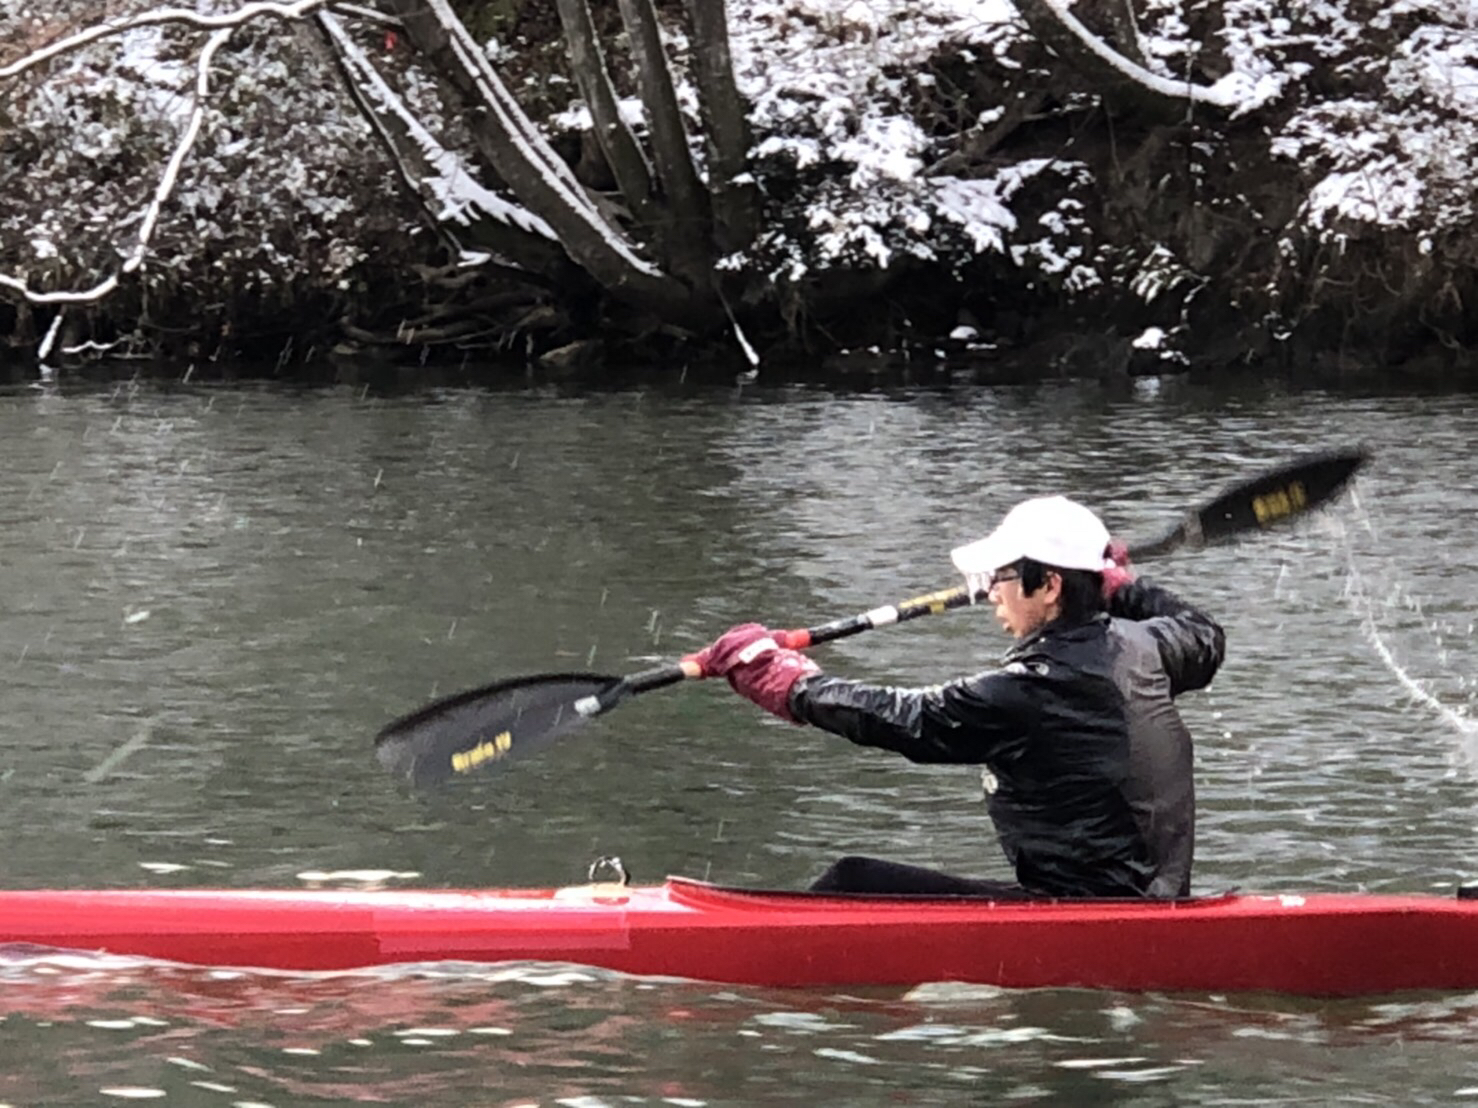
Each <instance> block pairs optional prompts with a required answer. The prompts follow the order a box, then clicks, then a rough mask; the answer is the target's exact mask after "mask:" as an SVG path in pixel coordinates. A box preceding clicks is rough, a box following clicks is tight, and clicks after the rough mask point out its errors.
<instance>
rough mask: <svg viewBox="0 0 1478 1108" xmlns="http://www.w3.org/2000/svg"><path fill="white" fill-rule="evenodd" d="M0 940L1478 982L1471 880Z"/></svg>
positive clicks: (597, 905)
mask: <svg viewBox="0 0 1478 1108" xmlns="http://www.w3.org/2000/svg"><path fill="white" fill-rule="evenodd" d="M0 943H31V944H39V945H42V946H47V947H62V948H68V949H74V950H86V951H105V952H107V953H110V954H121V955H137V956H142V957H147V958H157V959H166V960H169V961H174V962H183V963H188V964H194V965H206V966H240V967H264V968H275V969H286V970H343V969H351V968H358V967H363V966H372V965H382V964H387V963H404V962H434V961H444V960H455V961H471V962H505V961H541V962H569V963H576V964H580V965H586V966H596V967H601V968H604V969H609V970H618V971H621V972H623V973H632V974H644V975H655V976H663V977H682V978H691V979H696V980H705V981H716V982H726V983H732V984H741V985H769V986H842V985H857V986H861V985H890V986H908V985H916V984H921V983H924V982H931V981H964V982H974V983H980V984H989V985H1001V986H1007V987H1011V988H1039V987H1046V986H1053V987H1060V986H1076V987H1084V988H1098V989H1122V990H1149V989H1154V990H1162V989H1163V990H1170V989H1181V990H1195V991H1203V992H1205V991H1214V992H1222V991H1233V990H1268V991H1275V992H1283V993H1300V994H1307V995H1320V996H1353V995H1357V994H1377V993H1388V992H1394V991H1398V990H1406V989H1454V990H1456V989H1478V900H1464V899H1459V898H1452V899H1446V898H1441V897H1436V896H1421V895H1414V896H1386V895H1374V894H1362V893H1350V894H1330V893H1311V894H1308V895H1304V896H1294V895H1286V894H1285V895H1232V894H1229V895H1226V896H1217V897H1206V898H1198V899H1190V900H1182V901H1134V902H1127V901H1055V902H1054V901H1049V902H1038V903H1029V904H1020V903H1004V902H991V901H986V900H977V899H973V898H920V897H851V896H846V897H839V896H826V895H820V894H814V893H803V892H771V891H755V890H743V889H733V888H724V887H720V886H715V885H708V884H704V883H702V882H698V881H689V880H684V879H680V878H669V879H668V880H667V882H666V883H665V884H662V885H657V886H645V887H638V886H632V887H628V886H623V885H617V884H608V885H599V884H597V885H584V886H578V887H574V888H567V889H546V890H523V889H515V890H491V891H478V892H472V891H468V892H448V891H412V890H385V891H371V892H364V891H335V890H322V889H319V890H302V891H293V890H231V889H218V890H164V889H156V890H149V889H144V890H113V891H105V890H99V891H76V890H44V891H12V892H0Z"/></svg>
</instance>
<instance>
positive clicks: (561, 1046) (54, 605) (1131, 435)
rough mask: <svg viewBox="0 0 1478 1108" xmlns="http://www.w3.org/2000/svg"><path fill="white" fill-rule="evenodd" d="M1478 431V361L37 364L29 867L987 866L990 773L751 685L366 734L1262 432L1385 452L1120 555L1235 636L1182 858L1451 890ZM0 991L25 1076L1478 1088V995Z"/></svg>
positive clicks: (1149, 493)
mask: <svg viewBox="0 0 1478 1108" xmlns="http://www.w3.org/2000/svg"><path fill="white" fill-rule="evenodd" d="M1475 439H1478V400H1475V399H1474V398H1473V397H1472V396H1468V395H1450V394H1449V395H1440V396H1426V395H1423V396H1419V395H1411V394H1404V393H1396V392H1392V393H1390V394H1384V393H1380V392H1362V393H1359V394H1339V393H1331V392H1318V391H1296V390H1290V389H1287V388H1283V387H1279V386H1273V385H1265V384H1241V385H1237V386H1231V387H1221V388H1212V387H1209V386H1201V385H1195V384H1192V383H1188V382H1179V381H1174V380H1166V381H1141V382H1139V383H1138V384H1137V385H1135V386H1134V387H1132V388H1129V389H1127V390H1108V389H1106V388H1105V387H1103V386H1099V385H1096V384H1057V385H1049V386H1038V387H1009V388H1006V387H997V388H990V387H981V386H974V385H958V386H954V387H940V388H931V389H917V390H906V389H893V390H889V391H870V390H868V389H865V388H857V389H846V390H841V389H833V388H821V387H807V388H801V387H796V388H787V389H782V388H763V387H754V386H748V387H743V388H738V387H734V388H729V387H696V386H688V385H685V384H684V383H683V382H682V381H681V380H680V379H679V378H677V377H674V379H673V380H671V381H670V382H668V383H665V384H662V383H659V384H654V385H648V386H645V387H643V388H639V389H638V388H632V389H628V390H624V391H609V392H599V393H586V394H583V395H567V394H564V393H562V392H561V391H559V390H556V389H553V388H549V389H545V388H537V389H536V388H529V389H521V390H501V391H478V390H438V391H421V392H413V393H409V394H395V395H391V394H382V393H377V392H376V391H374V390H371V389H364V388H354V389H348V388H338V389H333V388H330V389H315V390H284V389H275V388H266V387H240V386H196V385H189V384H185V383H178V382H177V383H174V384H169V383H158V382H156V383H142V382H138V381H133V382H126V383H121V384H112V383H110V384H107V385H99V384H96V383H94V384H69V383H66V382H63V383H62V384H61V385H60V386H48V387H45V388H24V387H22V388H12V389H10V390H8V391H6V392H4V393H3V394H0V469H3V472H4V475H5V477H4V480H3V481H0V519H3V522H4V527H3V530H0V567H3V580H4V586H5V588H4V598H5V599H4V607H3V638H0V665H3V667H4V673H5V677H6V681H5V698H6V711H5V713H4V716H3V722H0V827H3V835H4V843H5V850H4V852H3V855H0V882H3V884H5V885H8V886H13V887H40V886H67V887H78V888H81V887H87V886H168V887H176V886H178V887H183V886H191V885H226V886H236V887H245V886H260V885H268V886H293V885H299V884H302V883H304V882H305V881H307V880H310V879H311V875H313V874H322V873H325V872H327V873H334V872H341V873H342V872H344V871H363V870H382V871H391V872H392V873H394V874H396V875H399V876H397V877H394V878H391V880H392V881H393V882H397V883H399V884H402V885H408V886H416V885H421V886H475V885H484V884H487V885H539V886H548V885H552V884H566V883H577V882H579V881H581V880H583V879H584V875H585V868H586V866H587V864H588V863H589V862H590V861H591V860H592V859H594V858H595V857H597V856H600V855H606V854H619V855H620V856H621V857H622V858H623V859H624V860H625V863H626V865H627V867H628V869H630V870H631V871H632V872H633V873H634V874H635V876H636V878H637V879H639V880H656V879H658V878H660V877H661V876H662V875H663V874H664V873H669V872H671V873H683V874H687V875H691V876H696V877H700V878H709V879H712V880H717V881H724V882H732V883H744V884H755V885H772V886H796V885H800V884H802V883H804V882H805V881H806V880H807V879H808V878H810V877H812V876H814V875H815V874H816V873H817V872H819V871H820V870H821V869H822V868H823V867H824V866H825V865H826V863H827V862H828V861H829V860H830V859H832V858H834V857H835V856H837V855H838V854H841V853H844V852H855V851H865V852H869V853H876V854H883V855H885V856H889V857H894V858H899V859H903V860H913V861H918V862H922V863H925V864H931V865H936V866H941V867H944V868H948V869H952V870H956V871H960V872H973V873H977V874H981V875H994V876H1000V875H1002V874H1003V873H1004V869H1003V866H1002V865H1001V863H1000V862H999V860H998V859H997V857H996V853H997V852H996V848H995V846H994V843H993V841H992V840H991V838H990V835H989V832H988V830H987V821H986V818H985V814H984V810H983V806H982V805H981V804H980V802H979V782H978V777H977V775H976V774H975V773H973V772H972V771H970V770H969V769H965V768H958V767H956V768H950V767H918V766H911V765H909V764H907V763H904V762H902V761H901V760H897V759H892V758H889V757H888V756H886V755H883V754H881V753H878V752H869V751H863V750H860V749H857V748H853V747H851V746H850V745H849V744H847V743H845V742H844V741H842V740H839V739H835V738H832V737H829V736H826V735H824V734H821V733H819V732H812V731H808V730H801V729H796V728H792V727H789V726H786V725H783V724H780V723H778V722H777V721H773V720H770V719H768V718H764V717H762V716H761V715H760V713H758V712H757V711H756V710H754V709H752V708H751V707H750V706H748V705H747V704H744V703H742V702H740V701H738V700H737V699H735V698H734V697H733V696H732V695H731V694H730V693H728V691H727V689H726V688H724V687H723V686H722V685H704V686H696V685H693V686H684V687H679V688H674V689H668V690H664V691H662V692H660V693H653V694H651V695H649V696H645V697H642V698H640V699H639V700H637V701H634V702H632V703H631V704H630V705H628V706H626V707H623V708H622V709H620V711H619V712H616V713H613V714H612V715H610V716H608V717H606V718H604V719H603V720H601V721H599V722H597V723H596V724H594V725H592V726H591V727H589V728H588V729H587V730H586V731H584V732H583V733H581V734H580V735H578V736H571V737H569V738H568V739H566V740H563V741H561V742H559V743H556V744H554V745H553V746H551V747H548V748H546V749H545V750H543V751H542V752H541V753H540V754H539V755H538V756H537V757H530V758H528V759H526V760H524V761H522V762H515V763H512V764H510V765H508V766H507V767H506V768H504V769H503V770H501V771H500V772H497V773H493V774H489V775H487V776H485V777H480V778H478V779H477V780H475V781H473V782H470V783H468V784H466V785H464V786H463V787H460V788H457V789H454V790H451V791H450V792H448V793H446V794H443V795H439V796H436V797H432V798H429V799H428V798H425V797H419V796H415V795H411V794H410V793H408V792H406V791H404V790H402V789H400V788H398V787H397V786H396V784H395V783H394V782H393V781H391V780H390V779H389V778H388V777H387V776H386V775H385V774H384V773H383V772H382V771H381V770H380V769H379V767H378V766H377V764H376V763H375V760H374V758H373V756H372V750H371V737H372V736H373V734H374V733H375V731H376V730H377V729H378V728H379V727H380V726H381V725H382V724H383V723H385V722H386V721H387V720H388V719H390V718H392V717H393V716H396V715H399V714H401V713H403V712H405V711H407V710H409V709H410V708H412V707H415V706H416V705H418V704H420V703H422V702H424V701H425V700H427V699H429V698H431V697H434V696H437V695H443V694H446V693H449V692H452V691H454V690H456V689H459V688H462V687H465V686H471V685H478V684H482V683H485V682H487V681H489V680H491V679H493V678H495V677H501V676H509V675H515V674H520V673H537V672H547V671H560V670H603V671H609V672H613V673H625V672H631V671H633V670H637V669H642V668H646V667H648V666H650V665H652V664H655V663H656V662H658V661H660V660H667V659H671V658H673V657H675V656H676V655H679V654H681V653H683V652H686V651H688V650H691V649H693V648H695V647H697V646H698V645H700V644H701V643H702V642H704V641H706V640H707V639H708V638H710V637H711V636H712V635H714V634H715V633H717V632H718V631H721V630H722V629H724V628H725V627H727V626H728V625H729V624H731V623H734V622H737V621H740V620H743V619H749V618H755V619H760V620H764V621H767V622H770V623H772V624H776V625H785V626H804V625H811V624H816V623H820V622H824V621H826V620H828V619H831V618H834V617H837V616H841V615H849V614H852V613H854V612H857V611H861V610H865V609H868V608H871V607H874V606H876V605H878V604H881V603H886V602H888V601H891V600H897V599H901V598H903V597H906V596H912V595H915V594H917V593H919V592H923V591H928V590H931V589H933V588H938V587H944V586H948V585H952V584H954V583H956V582H955V580H954V578H953V575H952V571H951V570H950V567H949V562H948V553H947V552H948V550H949V549H950V547H951V546H953V545H955V544H956V543H958V542H960V541H962V540H965V539H969V538H973V537H976V536H978V535H980V534H982V533H984V531H986V530H987V529H988V528H989V527H990V526H991V524H992V522H993V520H994V519H995V518H996V517H997V516H998V515H999V514H1000V513H1001V512H1002V511H1004V510H1005V509H1006V508H1007V507H1009V506H1010V505H1011V504H1012V503H1013V502H1014V501H1015V500H1017V499H1019V498H1020V497H1022V496H1025V495H1029V494H1035V493H1042V492H1049V491H1065V492H1068V493H1070V494H1073V495H1076V496H1079V497H1081V498H1083V499H1086V500H1088V501H1089V502H1091V503H1092V504H1093V505H1095V506H1096V507H1097V508H1099V509H1100V511H1101V512H1102V513H1103V514H1104V515H1105V517H1106V518H1107V520H1108V521H1109V522H1110V524H1111V526H1112V527H1113V529H1114V530H1115V531H1116V532H1117V533H1119V534H1121V535H1125V536H1129V537H1131V538H1133V537H1139V536H1149V535H1152V534H1154V533H1157V532H1158V531H1159V530H1160V529H1161V528H1163V527H1164V526H1166V525H1167V524H1169V523H1170V522H1172V521H1173V520H1174V519H1175V517H1176V514H1177V512H1178V511H1179V510H1180V509H1182V508H1185V507H1188V506H1190V505H1193V504H1196V503H1197V502H1199V501H1201V500H1204V499H1206V498H1207V497H1209V496H1210V495H1212V494H1214V493H1215V492H1217V491H1219V490H1220V489H1221V488H1222V487H1223V486H1224V485H1226V484H1227V483H1228V482H1229V481H1231V480H1234V479H1237V478H1240V477H1243V476H1246V475H1247V474H1249V473H1251V472H1253V471H1254V470H1256V469H1257V468H1258V467H1261V466H1266V465H1269V464H1271V463H1274V462H1276V461H1278V460H1280V459H1282V458H1284V457H1286V456H1288V455H1290V454H1293V453H1297V452H1299V451H1303V450H1307V449H1314V448H1319V447H1323V446H1330V445H1338V444H1344V443H1349V442H1357V441H1358V442H1364V443H1366V444H1368V445H1369V446H1370V447H1371V448H1372V449H1373V450H1374V451H1375V461H1374V463H1373V464H1372V465H1371V467H1370V468H1369V470H1368V472H1367V474H1366V475H1365V476H1364V477H1362V479H1361V481H1360V482H1359V484H1358V486H1357V488H1356V490H1355V495H1354V496H1353V497H1350V498H1346V499H1345V500H1344V501H1342V502H1341V504H1340V505H1339V506H1338V507H1337V508H1336V509H1334V510H1332V511H1329V512H1326V513H1323V514H1322V515H1320V516H1319V517H1317V518H1315V519H1312V520H1309V521H1306V522H1305V523H1304V524H1302V525H1301V526H1299V527H1297V528H1295V529H1292V530H1289V531H1285V532H1279V533H1276V534H1268V535H1265V536H1262V537H1259V538H1257V539H1255V540H1253V541H1248V542H1244V543H1241V544H1239V545H1235V546H1230V547H1221V548H1216V549H1211V550H1206V551H1201V552H1195V553H1181V554H1177V555H1174V556H1171V557H1169V558H1167V559H1165V560H1163V561H1162V562H1159V563H1156V564H1154V565H1152V566H1143V567H1141V569H1142V570H1144V571H1146V572H1152V573H1154V574H1155V575H1156V576H1158V577H1159V578H1160V579H1162V580H1164V581H1165V582H1167V583H1169V584H1171V585H1172V586H1175V587H1177V588H1179V589H1180V590H1182V591H1184V592H1186V593H1187V594H1189V595H1191V596H1193V597H1194V598H1196V599H1198V600H1199V601H1201V602H1202V603H1203V604H1204V605H1205V606H1206V607H1208V608H1209V609H1211V610H1213V611H1214V612H1216V613H1217V614H1218V615H1219V616H1220V617H1221V619H1222V620H1223V622H1224V624H1225V626H1226V628H1227V631H1228V638H1229V643H1230V655H1229V658H1228V661H1227V664H1226V666H1225V668H1224V669H1223V671H1222V673H1221V675H1220V676H1219V678H1218V679H1217V681H1216V683H1215V685H1214V687H1213V688H1212V690H1210V691H1209V692H1208V693H1205V694H1200V695H1198V696H1196V697H1193V698H1190V699H1188V700H1187V701H1186V702H1185V706H1184V707H1185V712H1186V714H1187V716H1188V718H1189V720H1190V721H1191V723H1192V725H1193V727H1194V729H1195V732H1196V734H1197V737H1198V788H1199V790H1200V800H1201V829H1202V831H1201V836H1200V840H1199V851H1198V868H1197V876H1196V884H1197V886H1198V888H1199V889H1201V890H1203V891H1210V890H1214V889H1219V888H1224V887H1227V886H1231V885H1236V886H1241V887H1244V888H1255V889H1265V890H1305V889H1317V890H1348V889H1380V890H1400V891H1437V892H1450V891H1451V890H1452V888H1453V886H1454V884H1455V883H1458V882H1460V881H1462V880H1464V879H1472V878H1474V877H1475V876H1478V858H1475V851H1474V830H1475V827H1478V805H1475V803H1474V796H1475V776H1478V724H1475V722H1474V721H1475V719H1478V687H1475V684H1474V674H1475V662H1478V638H1475V635H1474V626H1473V620H1474V612H1475V608H1478V604H1475V600H1478V546H1475V544H1474V542H1473V537H1472V526H1471V524H1472V520H1473V518H1474V517H1475V513H1478V486H1475V482H1474V480H1473V469H1472V462H1471V458H1472V447H1471V444H1472V443H1473V442H1474V441H1475ZM1005 645H1006V642H1005V640H1004V638H1003V637H1002V633H1001V632H1000V631H999V629H998V628H997V627H996V626H995V624H994V621H993V620H992V619H991V618H990V616H989V614H988V612H985V611H967V612H963V613H953V614H950V615H948V616H941V617H938V618H932V619H925V620H920V621H918V622H916V623H912V624H910V625H908V626H906V627H899V628H893V629H889V630H883V631H878V632H875V633H873V634H870V635H864V636H859V637H857V638H854V639H851V640H848V641H846V642H844V643H837V644H833V645H832V646H829V647H825V648H821V649H819V650H818V651H817V656H818V658H819V659H820V660H821V661H822V662H823V664H824V665H825V666H826V667H827V668H828V669H829V670H831V671H832V672H836V673H841V674H846V675H850V676H857V677H863V678H868V679H876V680H885V681H890V682H897V683H928V682H933V681H936V680H939V679H943V678H945V677H948V676H953V675H956V674H958V673H961V672H966V671H969V670H971V669H972V668H974V667H977V666H980V665H983V664H986V663H987V662H988V661H989V660H990V659H993V658H994V657H996V656H997V655H998V653H999V652H1000V650H1001V649H1003V648H1004V646H1005ZM330 880H331V881H349V880H351V878H349V877H340V878H330ZM1389 956H1390V957H1393V958H1399V957H1401V951H1400V950H1392V951H1390V952H1389ZM0 997H3V1001H0V1013H3V1016H0V1104H4V1105H14V1106H21V1105H27V1106H30V1105H99V1104H121V1103H125V1102H130V1101H133V1100H149V1101H159V1102H163V1103H166V1104H168V1103H173V1104H179V1105H190V1106H194V1105H201V1106H215V1105H220V1106H228V1105H234V1106H255V1105H274V1106H288V1105H331V1104H346V1105H347V1104H357V1103H371V1102H372V1103H391V1104H406V1105H411V1104H414V1105H436V1106H441V1105H446V1106H451V1105H474V1104H475V1105H496V1106H511V1105H534V1104H538V1105H553V1104H564V1105H573V1106H597V1105H608V1104H651V1105H657V1104H673V1105H751V1104H767V1105H768V1104H782V1103H817V1102H820V1103H828V1104H849V1105H897V1104H949V1103H960V1104H965V1103H969V1104H975V1103H980V1104H985V1103H994V1102H997V1101H1004V1100H1019V1101H1039V1102H1047V1103H1075V1102H1084V1103H1090V1102H1091V1103H1110V1102H1116V1103H1125V1104H1135V1105H1144V1104H1228V1103H1284V1102H1293V1101H1300V1102H1307V1101H1316V1102H1326V1103H1327V1102H1335V1101H1340V1102H1360V1103H1379V1102H1385V1103H1402V1104H1412V1103H1437V1102H1441V1103H1449V1102H1452V1101H1453V1100H1458V1101H1461V1100H1463V1099H1467V1098H1478V1052H1475V1051H1474V1050H1473V1049H1472V1043H1473V1041H1474V1039H1475V1037H1478V994H1475V995H1423V996H1402V997H1385V998H1376V999H1373V1000H1357V1001H1341V1002H1338V1003H1332V1002H1322V1001H1314V1000H1306V999H1293V998H1287V997H1273V996H1245V995H1241V996H1239V995H1215V994H1207V995H1148V996H1145V995H1133V994H1115V993H1098V992H1087V991H1074V990H1041V991H1022V992H1009V991H1001V990H994V989H979V988H964V987H960V986H950V985H937V986H929V987H926V988H922V989H918V990H915V991H913V992H911V993H909V994H907V995H898V994H897V993H889V994H874V993H872V992H870V991H869V990H848V991H828V990H820V991H784V990H761V989H735V988H720V987H715V986H710V985H700V984H689V983H671V982H652V981H643V980H639V979H631V978H623V977H620V976H618V975H610V974H603V973H598V972H591V971H588V970H581V969H578V968H573V967H566V966H547V965H514V966H499V967H491V968H490V967H476V966H459V965H437V966H416V967H395V968H391V969H381V970H376V971H373V972H365V973H357V974H338V975H299V974H274V973H258V972H238V971H232V972H225V971H207V970H196V969H185V968H179V967H172V966H164V965H155V964H149V963H139V962H129V961H114V960H107V959H100V958H95V957H84V956H79V955H61V954H56V953H50V952H37V951H29V950H16V949H13V948H12V949H9V950H4V951H3V952H0Z"/></svg>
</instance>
